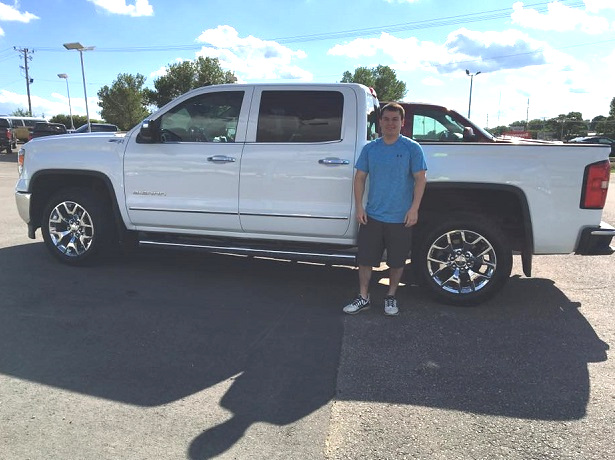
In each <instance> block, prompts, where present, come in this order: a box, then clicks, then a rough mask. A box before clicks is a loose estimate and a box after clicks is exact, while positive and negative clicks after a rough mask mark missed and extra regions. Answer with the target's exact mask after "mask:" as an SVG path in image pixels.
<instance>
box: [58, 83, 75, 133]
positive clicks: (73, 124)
mask: <svg viewBox="0 0 615 460" xmlns="http://www.w3.org/2000/svg"><path fill="white" fill-rule="evenodd" d="M58 77H60V78H64V79H65V80H66V93H67V94H68V111H69V113H70V129H73V130H74V129H75V123H73V109H72V107H71V105H70V90H69V89H68V75H67V74H65V73H59V74H58Z"/></svg>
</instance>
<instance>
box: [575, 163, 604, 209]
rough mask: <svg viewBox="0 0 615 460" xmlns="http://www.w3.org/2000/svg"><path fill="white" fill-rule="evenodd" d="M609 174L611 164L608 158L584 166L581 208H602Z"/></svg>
mask: <svg viewBox="0 0 615 460" xmlns="http://www.w3.org/2000/svg"><path fill="white" fill-rule="evenodd" d="M610 176H611V164H610V163H609V160H604V161H599V162H598V163H593V164H591V165H587V166H586V167H585V175H584V177H583V192H582V194H581V208H582V209H602V208H604V203H605V202H606V193H607V191H608V189H609V178H610Z"/></svg>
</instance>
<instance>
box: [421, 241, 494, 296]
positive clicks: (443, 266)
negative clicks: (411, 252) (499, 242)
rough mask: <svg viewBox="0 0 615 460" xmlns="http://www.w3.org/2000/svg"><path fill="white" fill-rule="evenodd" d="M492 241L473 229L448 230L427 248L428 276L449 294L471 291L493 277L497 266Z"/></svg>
mask: <svg viewBox="0 0 615 460" xmlns="http://www.w3.org/2000/svg"><path fill="white" fill-rule="evenodd" d="M497 265H498V260H497V256H496V251H495V249H494V247H493V245H492V244H491V243H490V242H489V240H487V239H486V238H485V237H484V236H483V235H481V234H479V233H477V232H475V231H472V230H450V231H447V232H446V233H444V234H443V235H441V236H440V237H438V238H437V239H435V240H434V241H433V243H432V244H431V246H430V247H429V249H428V251H427V270H428V273H429V276H430V277H431V279H432V280H433V282H435V283H436V284H437V285H438V286H439V287H440V288H441V289H443V290H444V291H446V292H449V293H452V294H467V293H474V292H478V291H480V290H482V289H484V288H485V287H486V286H487V285H489V283H490V282H491V281H492V279H493V277H494V276H495V274H496V272H497V268H498V266H497Z"/></svg>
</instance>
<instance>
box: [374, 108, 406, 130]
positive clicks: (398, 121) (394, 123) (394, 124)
mask: <svg viewBox="0 0 615 460" xmlns="http://www.w3.org/2000/svg"><path fill="white" fill-rule="evenodd" d="M402 126H404V120H403V119H402V117H401V114H400V113H399V112H398V111H397V110H385V111H384V112H382V116H381V117H380V129H381V130H382V135H383V136H398V135H399V133H400V132H401V128H402Z"/></svg>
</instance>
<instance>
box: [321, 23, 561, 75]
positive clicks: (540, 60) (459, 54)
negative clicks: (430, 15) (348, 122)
mask: <svg viewBox="0 0 615 460" xmlns="http://www.w3.org/2000/svg"><path fill="white" fill-rule="evenodd" d="M378 53H381V54H383V55H385V56H387V57H389V58H390V59H392V60H393V61H394V62H395V64H394V67H395V68H397V69H399V70H416V69H419V68H420V69H423V70H437V71H438V72H439V73H450V72H454V71H456V70H459V69H465V68H468V67H474V68H480V69H481V71H482V72H493V71H497V70H502V69H513V68H514V69H517V68H523V67H527V66H532V65H541V64H544V63H546V62H548V60H549V59H552V58H553V57H554V56H555V54H554V52H553V51H552V50H551V49H550V47H548V46H547V45H546V44H545V43H542V42H538V41H536V40H532V39H531V38H530V37H528V36H527V35H526V34H523V33H522V32H519V31H516V30H507V31H502V32H475V31H471V30H467V29H458V30H456V31H454V32H451V33H450V34H449V35H448V37H447V40H446V42H445V43H443V44H441V45H440V44H436V43H433V42H427V41H424V42H421V41H419V40H418V39H417V38H415V37H411V38H396V37H394V36H392V35H390V34H387V33H383V34H382V35H381V36H380V37H378V38H369V39H365V38H358V39H356V40H353V41H351V42H349V43H345V44H341V45H335V46H334V47H333V48H331V49H330V50H329V51H328V53H327V54H329V55H332V56H347V57H351V58H359V57H362V56H367V57H373V56H375V55H377V54H378Z"/></svg>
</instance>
